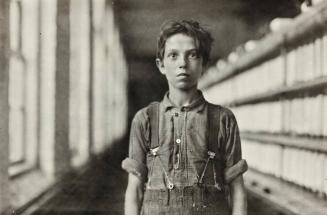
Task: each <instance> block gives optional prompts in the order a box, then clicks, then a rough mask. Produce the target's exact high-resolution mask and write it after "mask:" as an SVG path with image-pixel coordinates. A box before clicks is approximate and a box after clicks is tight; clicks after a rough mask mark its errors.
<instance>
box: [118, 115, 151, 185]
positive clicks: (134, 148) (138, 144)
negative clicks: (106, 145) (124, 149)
mask: <svg viewBox="0 0 327 215" xmlns="http://www.w3.org/2000/svg"><path fill="white" fill-rule="evenodd" d="M148 143H149V120H148V117H147V114H146V112H145V110H144V109H142V110H140V111H139V112H137V113H136V115H135V117H134V119H133V121H132V126H131V131H130V138H129V155H128V158H126V159H125V160H123V162H122V168H123V169H124V170H126V171H127V172H128V173H132V174H134V175H135V176H137V177H139V178H140V179H141V180H142V181H144V180H145V179H146V177H147V167H146V152H147V145H148Z"/></svg>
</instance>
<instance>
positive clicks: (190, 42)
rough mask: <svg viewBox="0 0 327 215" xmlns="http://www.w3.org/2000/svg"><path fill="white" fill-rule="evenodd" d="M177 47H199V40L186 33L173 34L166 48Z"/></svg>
mask: <svg viewBox="0 0 327 215" xmlns="http://www.w3.org/2000/svg"><path fill="white" fill-rule="evenodd" d="M175 48H188V49H194V48H195V49H198V41H197V39H195V38H193V37H192V36H189V35H186V34H182V33H178V34H173V35H171V36H170V37H168V38H167V40H166V43H165V49H167V50H169V49H175Z"/></svg>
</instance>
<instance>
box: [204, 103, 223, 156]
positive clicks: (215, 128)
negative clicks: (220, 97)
mask: <svg viewBox="0 0 327 215" xmlns="http://www.w3.org/2000/svg"><path fill="white" fill-rule="evenodd" d="M207 114H208V118H207V119H208V131H209V136H208V137H209V139H208V140H209V144H208V150H209V151H212V152H214V153H221V150H220V147H219V143H218V132H219V121H220V119H219V118H220V111H219V106H218V105H214V104H210V103H209V104H208V113H207Z"/></svg>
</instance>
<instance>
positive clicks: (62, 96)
mask: <svg viewBox="0 0 327 215" xmlns="http://www.w3.org/2000/svg"><path fill="white" fill-rule="evenodd" d="M69 8H70V1H69V0H58V1H57V17H56V22H57V37H56V38H57V46H56V75H55V155H54V156H55V176H57V177H58V176H59V177H60V176H61V175H62V174H63V173H65V172H67V171H68V170H69V168H70V151H69V59H70V20H69Z"/></svg>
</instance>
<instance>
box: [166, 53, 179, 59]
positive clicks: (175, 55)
mask: <svg viewBox="0 0 327 215" xmlns="http://www.w3.org/2000/svg"><path fill="white" fill-rule="evenodd" d="M168 58H170V59H172V60H175V59H176V58H177V53H170V54H168Z"/></svg>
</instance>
